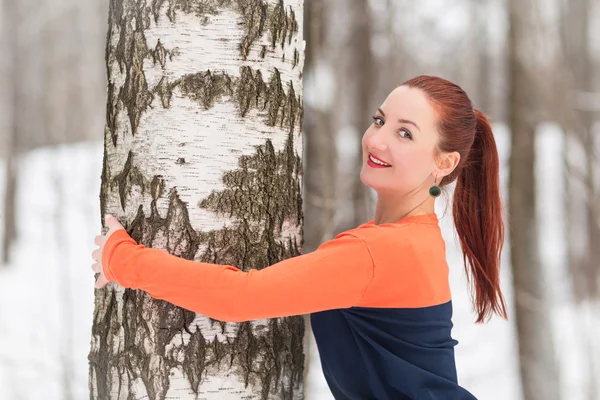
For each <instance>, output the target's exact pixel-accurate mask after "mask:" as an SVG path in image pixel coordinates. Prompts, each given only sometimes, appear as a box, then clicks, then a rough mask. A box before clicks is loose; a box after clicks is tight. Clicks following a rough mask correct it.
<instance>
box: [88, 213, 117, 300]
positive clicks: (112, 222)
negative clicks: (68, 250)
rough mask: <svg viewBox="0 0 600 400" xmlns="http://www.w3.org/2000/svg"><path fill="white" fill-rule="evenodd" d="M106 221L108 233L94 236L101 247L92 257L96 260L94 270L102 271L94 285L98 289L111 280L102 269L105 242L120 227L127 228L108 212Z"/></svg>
mask: <svg viewBox="0 0 600 400" xmlns="http://www.w3.org/2000/svg"><path fill="white" fill-rule="evenodd" d="M104 223H105V225H106V226H107V227H108V231H107V232H106V234H104V235H98V236H96V237H95V238H94V243H95V244H97V245H98V246H99V248H98V249H96V250H94V251H93V252H92V259H93V260H94V261H96V262H95V263H94V264H92V270H93V271H94V272H98V273H100V275H99V276H98V279H96V283H95V284H94V287H95V288H96V289H100V288H103V287H104V286H106V284H107V283H108V282H109V281H108V280H107V279H106V276H105V275H104V271H103V269H102V251H103V250H104V244H105V243H106V241H107V240H108V238H109V237H110V235H112V234H113V233H115V232H116V231H118V230H119V229H125V228H123V225H121V224H120V223H119V221H118V220H117V218H116V217H113V216H112V215H110V214H106V215H105V216H104Z"/></svg>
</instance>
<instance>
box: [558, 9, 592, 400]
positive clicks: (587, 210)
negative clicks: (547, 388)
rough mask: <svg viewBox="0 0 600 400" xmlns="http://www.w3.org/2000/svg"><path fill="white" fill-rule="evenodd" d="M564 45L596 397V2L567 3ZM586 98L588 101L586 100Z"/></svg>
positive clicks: (574, 272) (579, 272)
mask: <svg viewBox="0 0 600 400" xmlns="http://www.w3.org/2000/svg"><path fill="white" fill-rule="evenodd" d="M564 7H565V9H564V10H563V13H562V14H563V18H562V20H561V21H562V24H563V30H562V34H563V37H562V41H563V43H562V45H563V48H562V51H563V54H564V57H565V59H566V60H569V62H568V63H567V64H566V65H565V67H567V68H568V69H569V71H568V75H569V76H568V78H569V79H568V88H569V91H570V92H571V93H574V94H575V95H574V96H564V98H566V99H567V101H565V103H564V104H563V107H562V108H561V110H562V112H563V113H565V114H566V116H565V121H563V129H564V131H565V132H566V139H567V140H566V143H567V145H566V146H565V155H566V162H567V166H568V168H567V173H566V176H565V183H566V186H565V187H566V188H567V193H566V194H565V209H566V214H567V220H566V223H567V243H568V246H567V251H568V263H569V271H570V277H571V285H572V293H573V296H574V298H575V301H576V303H577V307H576V311H575V312H576V314H577V316H578V318H579V323H580V326H579V327H578V329H577V331H578V332H579V333H580V334H581V337H580V343H581V344H582V345H583V346H584V348H585V354H586V355H587V360H586V361H587V365H586V366H585V370H586V373H584V374H583V376H585V377H586V382H587V388H586V389H587V391H588V398H589V399H590V400H592V399H596V396H597V395H598V394H599V392H598V379H599V378H600V376H599V366H598V365H597V364H598V361H597V354H598V353H597V352H596V348H595V347H596V341H597V340H596V330H595V328H594V325H595V322H596V321H595V320H596V319H597V315H598V306H597V301H598V297H599V289H600V288H599V287H598V279H600V268H599V266H598V259H599V257H600V248H599V246H598V245H597V243H600V225H599V224H600V210H599V209H598V207H599V206H598V205H599V204H600V198H599V195H598V193H597V191H596V188H595V184H594V182H596V181H597V173H598V172H597V169H598V160H597V155H596V154H595V152H597V151H598V147H597V146H598V145H597V144H596V143H594V132H593V129H594V127H593V125H594V120H595V114H594V110H593V109H589V105H588V102H587V101H585V100H583V99H586V97H585V94H586V93H589V92H594V91H595V90H594V67H593V63H592V59H591V54H590V51H591V50H590V41H589V26H590V22H589V18H590V15H591V14H592V4H591V2H590V1H589V0H573V1H569V2H567V3H565V4H564ZM582 100H583V101H582Z"/></svg>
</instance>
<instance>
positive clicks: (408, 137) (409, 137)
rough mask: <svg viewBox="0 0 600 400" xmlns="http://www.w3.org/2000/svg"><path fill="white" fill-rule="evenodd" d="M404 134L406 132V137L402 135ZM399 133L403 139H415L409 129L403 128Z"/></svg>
mask: <svg viewBox="0 0 600 400" xmlns="http://www.w3.org/2000/svg"><path fill="white" fill-rule="evenodd" d="M402 132H404V133H405V135H402ZM399 133H400V135H402V137H403V138H405V139H409V140H412V138H413V136H412V133H410V132H409V131H408V129H405V128H402V129H400V131H399Z"/></svg>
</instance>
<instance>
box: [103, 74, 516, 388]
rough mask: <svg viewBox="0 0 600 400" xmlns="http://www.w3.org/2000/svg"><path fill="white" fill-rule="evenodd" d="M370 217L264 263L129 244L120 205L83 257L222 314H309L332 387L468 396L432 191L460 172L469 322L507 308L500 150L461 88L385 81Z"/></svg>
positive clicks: (156, 293)
mask: <svg viewBox="0 0 600 400" xmlns="http://www.w3.org/2000/svg"><path fill="white" fill-rule="evenodd" d="M362 150H363V164H362V170H361V173H360V178H361V180H362V182H363V183H364V184H365V185H367V186H369V187H371V188H373V189H374V190H375V191H376V192H377V196H378V201H377V207H376V211H375V216H374V219H373V220H371V221H369V222H367V223H364V224H362V225H360V226H358V227H356V228H354V229H350V230H348V231H346V232H343V233H340V234H339V235H337V236H336V237H335V238H334V239H332V240H329V241H327V242H325V243H323V244H322V245H321V246H320V247H319V248H318V249H317V250H315V251H314V252H311V253H307V254H303V255H300V256H297V257H293V258H290V259H286V260H284V261H281V262H279V263H276V264H274V265H272V266H270V267H268V268H264V269H261V270H256V269H251V270H250V271H248V272H243V271H241V270H239V269H237V268H235V267H233V266H229V265H216V264H208V263H200V262H195V261H189V260H185V259H182V258H179V257H176V256H173V255H169V254H168V253H166V252H165V251H162V250H159V249H151V248H145V247H144V246H143V245H138V244H137V243H136V242H135V241H134V240H133V239H131V237H129V235H128V234H127V233H126V231H125V230H124V229H123V227H122V226H121V225H120V224H119V223H118V222H117V220H116V218H114V217H111V216H108V218H107V220H106V223H107V225H108V226H109V231H108V232H107V234H106V235H105V236H97V237H96V240H95V243H96V244H97V245H99V249H97V250H96V251H94V253H93V254H92V257H93V258H94V260H96V261H97V263H96V264H94V265H93V266H92V269H93V270H94V271H95V272H99V273H100V276H99V278H98V279H97V281H96V287H97V288H101V287H103V286H104V285H106V283H107V282H108V281H113V282H117V283H119V284H120V285H122V286H124V287H129V288H137V289H142V290H145V291H147V292H148V293H149V294H150V295H151V296H152V297H155V298H158V299H164V300H166V301H169V302H171V303H173V304H176V305H178V306H181V307H183V308H186V309H188V310H191V311H195V312H197V313H200V314H203V315H207V316H210V317H212V318H215V319H219V320H222V321H232V322H233V321H246V320H253V319H259V318H271V317H281V316H290V315H299V314H308V313H310V314H311V316H310V317H311V323H312V324H311V325H312V329H313V332H314V335H315V339H316V342H317V346H318V350H319V353H320V356H321V362H322V367H323V372H324V374H325V377H326V380H327V383H328V385H329V387H330V389H331V391H332V393H333V395H334V396H335V398H336V399H353V400H354V399H379V400H384V399H390V400H391V399H395V400H398V399H418V400H426V399H431V400H433V399H452V400H460V399H474V398H475V397H474V396H473V395H472V394H470V393H469V392H468V391H467V390H465V389H463V388H461V387H460V386H459V385H458V384H457V374H456V367H455V361H454V346H455V345H456V343H457V342H456V341H455V340H453V339H452V337H451V329H452V322H451V317H452V301H451V294H450V287H449V282H448V265H447V263H446V257H445V256H446V254H445V252H446V249H445V243H444V240H443V238H442V235H441V230H440V227H439V225H438V220H437V217H436V215H435V213H434V201H435V198H436V197H437V196H439V194H440V192H441V189H440V187H443V186H446V185H448V184H449V183H451V182H453V181H454V180H456V181H457V183H456V188H455V193H454V204H453V216H454V221H455V225H456V229H457V232H458V236H459V238H460V242H461V245H462V249H463V253H464V259H465V267H467V271H468V272H469V273H470V277H471V279H470V281H471V283H472V284H473V291H474V294H475V309H476V312H477V322H482V321H483V320H484V319H486V318H487V317H489V316H490V315H491V314H493V313H496V314H499V315H501V316H503V317H504V318H506V310H505V304H504V299H503V296H502V293H501V291H500V284H499V266H500V251H501V248H502V243H503V223H502V207H501V202H500V193H499V171H498V169H499V166H498V153H497V150H496V145H495V142H494V137H493V134H492V130H491V127H490V124H489V122H488V120H487V118H486V117H485V115H484V114H482V113H481V112H480V111H478V110H476V109H475V108H473V106H472V104H471V101H470V100H469V98H468V97H467V95H466V94H465V92H464V91H462V90H461V89H460V88H459V87H458V86H456V85H455V84H453V83H451V82H448V81H446V80H444V79H441V78H438V77H432V76H419V77H416V78H413V79H411V80H409V81H407V82H405V83H403V84H402V85H401V86H399V87H398V88H396V89H395V90H394V91H392V92H391V93H390V94H389V96H388V97H387V98H386V100H385V101H384V102H383V104H382V105H381V107H380V108H378V110H377V112H376V113H375V115H373V123H372V124H371V125H370V126H369V128H368V129H367V131H366V132H365V134H364V136H363V139H362Z"/></svg>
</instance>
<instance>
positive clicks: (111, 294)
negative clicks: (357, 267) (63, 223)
mask: <svg viewBox="0 0 600 400" xmlns="http://www.w3.org/2000/svg"><path fill="white" fill-rule="evenodd" d="M298 18H300V19H301V18H302V1H301V0H288V1H260V0H238V1H233V0H213V1H209V0H206V1H202V0H195V1H193V0H189V1H185V0H125V1H117V0H113V1H111V4H110V10H109V29H108V37H107V50H106V60H107V71H108V81H109V83H108V90H107V110H106V128H105V152H104V160H103V168H102V184H101V193H100V207H101V215H104V214H105V213H112V214H113V215H116V216H118V217H119V220H120V221H121V222H122V223H123V225H124V227H125V228H126V229H127V231H128V232H129V234H130V235H131V236H132V237H133V238H134V239H135V240H136V241H138V242H139V243H142V244H144V245H145V246H147V247H154V248H162V249H164V250H166V251H168V252H169V253H171V254H174V255H177V256H178V257H183V258H185V259H189V260H196V261H203V262H211V263H218V264H228V265H233V266H236V267H238V268H240V269H243V270H249V269H251V268H256V269H261V268H266V267H268V266H269V265H271V264H274V263H276V262H278V261H280V260H283V259H285V258H288V257H293V256H297V255H299V254H300V253H301V248H302V244H303V243H302V224H303V215H302V192H301V187H302V162H301V155H302V136H301V120H302V98H301V97H300V96H299V95H298V93H301V91H302V68H303V62H304V60H303V54H304V50H303V49H304V46H303V43H302V36H301V33H302V32H301V30H300V29H299V26H301V21H298ZM250 300H251V299H250ZM304 330H305V328H304V319H303V317H301V316H295V317H283V318H277V319H269V320H266V319H265V320H256V321H248V322H243V323H227V322H224V321H218V320H215V319H212V318H209V317H206V316H202V315H198V314H195V313H193V312H191V311H188V310H185V309H183V308H180V307H176V306H174V305H172V304H170V303H167V302H165V301H162V300H156V299H153V298H151V297H150V296H149V295H148V294H146V293H145V292H143V291H139V290H130V289H123V288H120V287H118V286H117V285H113V284H110V285H108V286H107V287H106V288H105V289H102V290H97V291H96V305H95V312H94V324H93V328H92V341H91V351H90V354H89V361H90V398H92V399H127V400H129V399H136V398H140V397H142V396H148V398H149V399H165V398H167V397H168V396H177V398H180V399H187V398H189V399H209V398H218V399H228V398H231V399H241V398H244V399H296V398H302V397H303V387H302V385H303V370H304V358H305V355H304Z"/></svg>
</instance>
